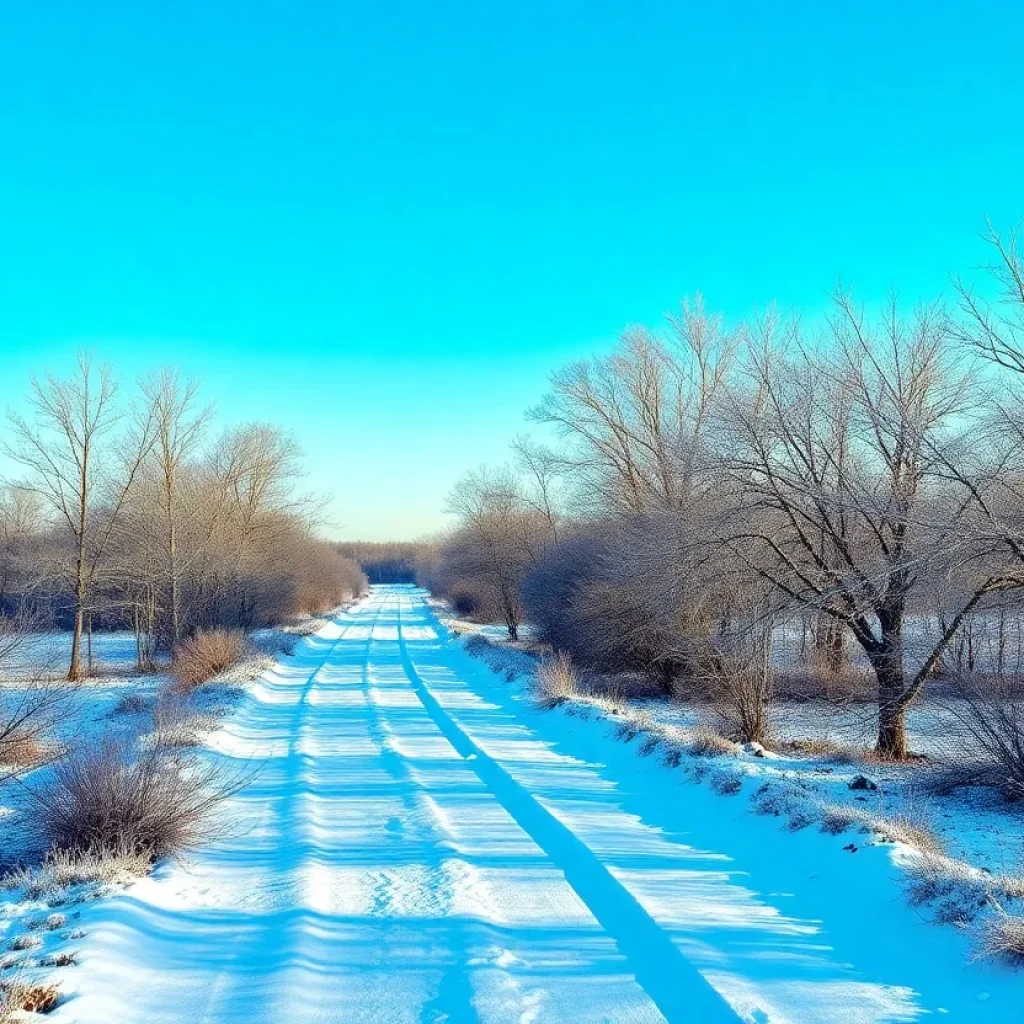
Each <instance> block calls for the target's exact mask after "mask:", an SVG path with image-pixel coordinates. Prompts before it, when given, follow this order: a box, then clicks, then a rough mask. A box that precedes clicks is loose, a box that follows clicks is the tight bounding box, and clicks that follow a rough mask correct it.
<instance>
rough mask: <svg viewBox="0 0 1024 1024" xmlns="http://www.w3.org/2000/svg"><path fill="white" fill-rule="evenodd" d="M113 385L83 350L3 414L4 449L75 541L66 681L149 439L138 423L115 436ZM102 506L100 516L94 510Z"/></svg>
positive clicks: (73, 671)
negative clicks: (70, 365) (8, 438)
mask: <svg viewBox="0 0 1024 1024" xmlns="http://www.w3.org/2000/svg"><path fill="white" fill-rule="evenodd" d="M117 390H118V389H117V383H116V381H115V380H114V376H113V373H112V372H111V370H110V369H109V367H107V366H102V367H100V369H99V370H96V369H94V367H93V365H92V359H91V357H90V356H89V355H86V354H82V355H81V356H79V360H78V369H77V372H76V373H74V374H73V375H72V376H70V377H68V378H66V379H60V378H58V377H54V376H52V375H47V376H46V378H45V379H44V380H39V379H38V378H33V380H32V389H31V394H30V396H29V405H30V406H31V408H32V417H31V419H29V418H26V417H24V416H22V415H20V414H19V413H15V412H11V413H9V415H8V419H9V423H10V427H11V431H12V434H13V436H14V440H13V442H12V443H11V444H9V445H5V451H6V452H7V454H8V455H9V456H10V457H11V458H13V459H14V460H15V461H16V462H18V463H20V464H21V465H22V466H24V467H25V468H26V469H27V470H28V471H29V477H28V479H27V480H26V481H25V482H24V484H23V485H22V486H24V487H25V488H26V489H28V490H32V491H34V492H36V493H37V494H39V495H40V497H41V498H42V500H43V501H44V502H45V503H46V505H47V506H48V507H49V509H50V510H51V511H52V512H53V513H54V515H55V516H56V518H57V520H58V522H59V523H60V524H61V525H62V526H63V527H64V528H65V529H66V530H67V532H68V535H69V537H70V539H71V541H72V545H73V555H72V560H71V565H70V566H69V567H68V568H67V570H66V571H65V573H63V575H64V576H65V578H66V579H67V581H68V584H69V589H70V591H71V595H72V607H73V612H74V632H73V635H72V643H71V663H70V667H69V669H68V678H69V679H72V680H77V679H80V678H81V677H82V675H83V670H82V632H83V628H84V626H85V617H86V613H87V611H88V608H89V596H90V589H91V587H92V584H93V582H94V580H95V577H96V571H97V568H98V566H99V564H100V560H101V559H102V557H103V555H104V553H105V551H106V549H107V546H108V543H109V541H110V538H111V536H112V534H113V530H114V527H115V525H116V523H117V519H118V516H119V514H120V512H121V509H122V507H123V504H124V501H125V498H126V496H127V494H128V492H129V489H130V488H131V486H132V484H133V483H134V482H135V479H136V477H137V474H138V471H139V467H140V466H141V464H142V461H143V459H144V458H145V456H146V454H147V452H148V450H149V446H150V444H151V441H152V435H151V431H150V425H149V423H148V422H147V421H145V420H142V421H140V422H139V423H138V424H137V428H138V429H137V430H135V431H133V432H132V435H131V437H130V438H121V439H119V440H118V439H114V438H113V437H112V435H113V432H114V430H115V428H116V427H117V426H118V424H119V422H120V421H121V413H120V411H119V409H118V407H117ZM101 503H102V504H103V505H104V515H103V516H102V517H100V516H98V515H96V512H97V507H98V506H99V505H100V504H101Z"/></svg>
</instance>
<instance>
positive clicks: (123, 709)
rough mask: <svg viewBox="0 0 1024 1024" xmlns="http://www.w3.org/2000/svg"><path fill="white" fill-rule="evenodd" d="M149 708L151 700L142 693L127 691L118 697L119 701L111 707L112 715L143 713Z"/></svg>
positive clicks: (113, 716)
mask: <svg viewBox="0 0 1024 1024" xmlns="http://www.w3.org/2000/svg"><path fill="white" fill-rule="evenodd" d="M148 710H149V701H148V700H147V699H146V698H145V697H144V696H143V695H142V694H141V693H125V694H123V695H122V696H121V697H119V698H118V701H117V703H116V704H115V705H114V706H113V707H112V708H111V709H110V717H111V718H116V717H118V716H120V715H141V714H142V713H143V712H144V711H148Z"/></svg>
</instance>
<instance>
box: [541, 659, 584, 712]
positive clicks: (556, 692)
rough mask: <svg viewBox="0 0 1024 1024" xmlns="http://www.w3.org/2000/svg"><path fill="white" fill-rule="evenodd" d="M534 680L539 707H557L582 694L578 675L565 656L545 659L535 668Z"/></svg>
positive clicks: (570, 660) (570, 661)
mask: <svg viewBox="0 0 1024 1024" xmlns="http://www.w3.org/2000/svg"><path fill="white" fill-rule="evenodd" d="M535 679H536V683H537V698H538V702H539V703H540V705H541V707H545V708H555V707H558V705H559V704H563V703H565V701H567V700H572V699H573V698H574V697H579V696H580V694H581V693H582V692H583V691H582V680H581V678H580V674H579V672H578V671H577V670H576V666H575V665H574V664H573V663H572V659H571V658H570V657H569V656H568V655H567V654H557V655H555V656H554V657H552V658H545V659H544V660H543V661H542V662H541V663H540V665H538V666H537V672H536V675H535Z"/></svg>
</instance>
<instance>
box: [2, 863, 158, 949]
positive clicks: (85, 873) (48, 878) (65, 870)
mask: <svg viewBox="0 0 1024 1024" xmlns="http://www.w3.org/2000/svg"><path fill="white" fill-rule="evenodd" d="M151 867H152V858H151V857H149V856H148V855H147V854H146V853H144V852H139V851H132V850H113V849H112V850H105V851H99V852H95V853H72V852H69V851H66V850H57V851H54V852H52V853H50V854H49V855H48V856H47V857H46V858H45V859H44V860H43V862H42V864H40V865H39V866H38V867H34V868H18V869H16V870H14V871H10V872H8V873H7V874H6V875H4V876H3V877H2V878H0V888H3V889H7V890H11V889H22V890H23V891H24V894H25V897H26V898H28V899H30V900H38V899H44V900H48V901H52V900H58V899H61V898H62V897H64V896H65V895H66V894H67V892H68V890H69V889H73V888H74V887H76V886H80V885H89V884H96V885H128V884H129V883H131V882H133V881H135V879H137V878H141V877H142V876H144V875H147V874H148V873H149V871H150V869H151ZM61 916H62V915H51V918H52V919H53V920H56V918H57V917H61ZM51 918H47V919H46V921H45V922H44V925H43V926H44V927H45V928H47V929H48V928H49V927H50V924H49V922H50V920H51ZM54 927H57V928H59V927H62V925H55V926H54Z"/></svg>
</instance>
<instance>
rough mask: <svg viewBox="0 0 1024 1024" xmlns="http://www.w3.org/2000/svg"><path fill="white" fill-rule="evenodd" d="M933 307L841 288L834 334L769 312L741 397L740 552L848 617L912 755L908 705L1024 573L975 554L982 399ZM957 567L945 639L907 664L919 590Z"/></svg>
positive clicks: (884, 742)
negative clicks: (968, 436)
mask: <svg viewBox="0 0 1024 1024" xmlns="http://www.w3.org/2000/svg"><path fill="white" fill-rule="evenodd" d="M945 324H946V321H945V319H944V317H943V316H942V314H941V312H940V311H939V310H936V309H923V310H920V311H919V312H918V313H917V315H916V316H914V317H913V318H912V319H911V320H909V321H907V320H904V319H902V318H901V317H900V315H899V313H898V311H897V309H896V306H895V303H893V304H892V305H890V307H889V308H888V309H887V311H886V312H885V314H884V315H883V316H882V318H881V320H880V322H879V323H878V324H876V325H872V324H869V323H868V322H866V321H865V319H864V317H863V316H862V314H861V313H860V312H859V311H858V310H857V309H856V308H855V307H854V306H853V305H852V303H851V302H850V301H849V299H848V298H846V297H844V296H838V297H837V307H836V314H835V316H834V317H833V319H832V320H831V324H830V329H829V334H828V337H827V338H826V339H823V340H822V342H821V343H820V344H819V345H817V346H814V347H804V346H803V344H802V342H801V339H800V337H799V332H798V330H797V328H796V326H795V325H791V326H790V327H789V328H783V327H782V326H781V325H780V324H779V322H778V321H777V319H776V318H774V316H768V317H766V318H764V319H762V320H761V321H760V322H759V324H758V329H757V331H756V341H755V343H752V344H751V346H750V351H749V359H748V372H749V374H750V381H751V387H750V389H749V390H748V391H747V392H746V394H745V395H744V397H743V399H742V400H740V401H737V402H736V403H735V404H734V407H733V410H732V430H733V432H732V441H733V446H732V450H731V452H730V454H729V461H730V466H731V474H732V478H733V486H734V489H735V495H736V499H737V503H736V506H735V508H734V510H733V523H732V526H731V528H730V531H729V532H728V534H727V536H728V543H729V546H730V548H731V550H732V551H733V552H734V553H735V554H737V555H738V556H739V557H740V558H741V559H742V560H743V561H744V563H745V564H747V565H748V566H750V567H751V568H753V569H754V570H755V571H757V572H758V573H759V574H760V575H761V576H762V577H763V578H764V579H765V580H767V581H769V582H770V583H771V584H772V585H773V586H774V587H775V588H777V590H778V591H779V592H781V593H782V594H784V595H785V596H787V597H788V598H789V599H790V600H791V601H792V602H794V603H795V604H797V605H809V606H811V607H813V608H816V609H818V610H819V611H821V612H823V613H824V614H826V615H828V616H830V617H832V618H835V619H837V620H839V621H840V622H842V623H843V625H844V626H845V627H847V628H848V629H849V631H850V633H851V635H852V636H853V637H854V638H855V639H856V641H857V642H858V643H859V644H860V646H861V648H862V649H863V651H864V653H865V655H866V657H867V659H868V661H869V663H870V664H871V667H872V669H873V670H874V674H875V677H876V679H877V688H878V690H877V692H878V741H877V747H878V751H879V753H880V754H882V755H883V756H885V757H892V758H901V757H904V756H906V753H907V742H906V731H905V724H904V723H905V713H906V709H907V708H908V707H909V705H910V704H911V703H912V702H913V701H914V700H915V699H916V697H917V696H918V694H919V693H920V691H921V689H922V687H923V685H924V682H925V680H926V679H927V678H928V676H929V675H930V674H931V673H932V671H933V670H934V669H935V667H936V665H937V663H938V660H939V658H940V657H941V655H942V653H943V651H944V650H945V649H946V647H947V645H948V643H949V642H950V639H951V638H952V637H953V636H954V634H955V633H956V632H957V630H958V629H959V628H960V627H961V624H962V623H963V622H964V620H965V617H967V616H968V615H969V614H970V612H971V611H972V609H974V608H975V607H976V606H977V605H978V604H979V602H981V601H982V600H983V598H985V596H986V595H988V594H991V593H994V592H996V591H998V590H1000V589H1004V588H1006V587H1007V586H1012V585H1015V583H1014V581H1013V580H1012V579H1010V578H1008V577H1006V576H1005V574H1002V573H1000V572H991V571H988V570H987V569H986V568H985V567H984V566H982V567H980V568H976V567H975V556H976V555H977V554H978V552H977V550H976V549H974V548H972V547H971V546H970V544H969V542H968V540H967V539H966V538H967V537H968V536H969V530H968V528H967V527H968V523H967V522H966V515H967V509H968V506H969V501H968V500H967V499H968V495H967V493H966V492H964V491H960V492H958V494H956V495H952V494H950V493H949V492H948V487H947V486H946V485H948V482H949V474H948V466H949V465H950V464H959V465H960V466H961V471H962V475H964V476H965V477H966V476H967V475H969V472H970V471H969V469H968V467H967V466H966V465H965V464H964V463H963V462H962V461H960V459H961V457H962V456H963V454H964V449H963V447H962V446H961V445H959V444H958V441H959V438H958V435H957V431H956V425H957V423H958V421H959V420H960V418H962V417H963V416H965V415H966V414H968V413H970V412H972V411H973V409H974V407H975V405H976V403H977V402H978V401H979V395H978V392H977V389H976V388H975V387H974V386H973V384H972V379H971V377H970V375H969V373H968V372H966V371H965V370H963V368H960V367H958V366H957V364H956V362H955V360H953V358H952V357H951V354H950V352H949V348H948V344H947V342H948V331H947V329H946V326H945ZM945 572H957V573H960V574H961V578H962V580H963V581H965V588H964V592H963V595H962V599H961V601H960V604H959V607H957V608H956V609H955V610H954V611H953V612H952V614H950V616H949V617H948V619H947V621H946V626H945V629H944V630H943V632H942V634H941V635H940V636H939V637H938V638H937V640H936V641H935V642H934V643H933V644H931V645H930V646H929V648H928V649H927V650H926V651H924V652H923V655H922V657H921V659H920V661H919V663H918V664H917V665H916V666H915V667H913V668H912V669H910V670H909V671H908V669H907V667H906V665H905V664H904V654H905V652H904V623H905V618H906V615H907V612H908V609H909V607H910V602H911V599H912V597H913V595H914V594H915V593H917V592H918V588H919V587H921V586H922V585H923V584H924V583H926V582H927V581H928V580H929V579H930V578H934V577H935V576H936V575H939V574H941V573H945Z"/></svg>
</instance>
